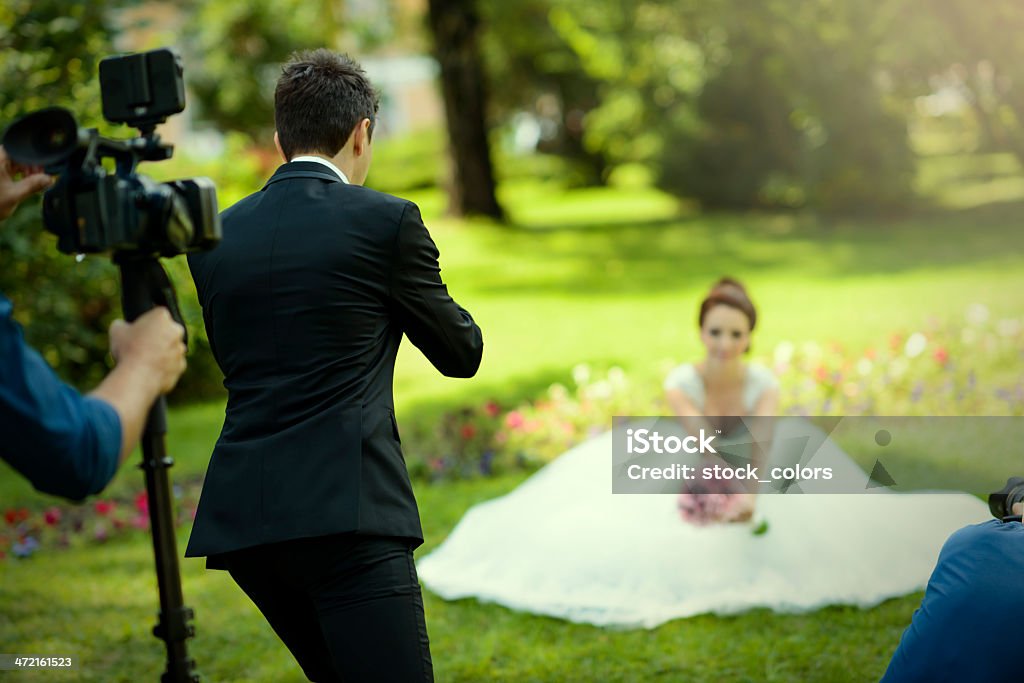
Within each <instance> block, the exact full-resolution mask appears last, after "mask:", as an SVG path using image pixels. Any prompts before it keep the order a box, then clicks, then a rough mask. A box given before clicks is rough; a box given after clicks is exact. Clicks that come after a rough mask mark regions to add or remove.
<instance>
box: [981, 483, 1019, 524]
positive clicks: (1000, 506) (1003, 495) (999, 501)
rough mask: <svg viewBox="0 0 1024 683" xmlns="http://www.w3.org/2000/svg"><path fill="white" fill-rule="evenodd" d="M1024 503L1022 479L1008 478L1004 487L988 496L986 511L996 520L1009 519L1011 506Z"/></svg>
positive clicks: (1011, 515)
mask: <svg viewBox="0 0 1024 683" xmlns="http://www.w3.org/2000/svg"><path fill="white" fill-rule="evenodd" d="M1021 502H1024V477H1010V478H1009V479H1007V480H1006V485H1005V486H1003V488H1001V489H999V490H998V491H996V492H994V493H990V494H989V495H988V509H989V510H990V511H991V512H992V516H993V517H995V518H996V519H1002V520H1006V519H1011V518H1013V517H1015V515H1014V514H1013V506H1014V505H1016V504H1017V503H1021Z"/></svg>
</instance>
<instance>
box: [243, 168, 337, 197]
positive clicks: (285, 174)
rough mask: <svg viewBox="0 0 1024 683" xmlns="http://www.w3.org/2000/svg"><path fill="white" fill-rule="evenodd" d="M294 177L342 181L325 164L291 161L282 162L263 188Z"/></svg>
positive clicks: (334, 181) (333, 181)
mask: <svg viewBox="0 0 1024 683" xmlns="http://www.w3.org/2000/svg"><path fill="white" fill-rule="evenodd" d="M292 178H318V179H320V180H329V181H330V182H332V183H340V182H341V178H339V177H338V176H337V175H335V174H334V173H332V172H331V170H330V169H329V168H326V167H325V166H324V165H323V164H318V163H316V162H315V161H289V162H288V163H286V164H281V165H280V166H279V167H278V168H277V170H276V171H274V175H272V176H270V180H268V181H267V182H266V184H265V185H264V186H263V190H265V189H267V188H268V187H269V186H270V185H272V184H274V183H276V182H278V181H281V180H289V179H292ZM261 191H262V190H261Z"/></svg>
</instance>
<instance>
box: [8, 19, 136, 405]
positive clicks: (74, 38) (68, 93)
mask: <svg viewBox="0 0 1024 683" xmlns="http://www.w3.org/2000/svg"><path fill="white" fill-rule="evenodd" d="M121 4H128V3H121ZM116 5H117V3H108V4H107V6H106V7H105V6H103V3H95V2H88V1H84V0H80V1H74V2H66V1H63V0H31V1H29V0H22V1H16V2H9V3H5V4H4V5H2V6H0V76H2V77H0V122H3V123H5V124H6V123H10V122H11V121H13V120H14V119H15V118H16V117H18V116H20V115H22V114H24V113H27V112H29V111H32V110H34V109H38V108H40V107H45V106H55V105H57V106H64V107H67V108H68V109H71V110H72V111H73V112H74V113H75V115H76V116H77V117H78V118H79V121H80V123H81V124H84V125H96V123H97V122H98V121H99V119H100V117H99V111H100V106H99V103H100V93H99V82H98V78H97V77H96V70H97V64H98V62H99V59H100V58H101V57H102V56H104V55H106V54H108V53H110V52H111V51H112V49H111V40H112V37H113V35H114V32H113V29H112V27H111V25H110V23H109V17H110V9H111V7H113V6H116ZM0 262H2V263H3V268H2V269H0V291H3V292H5V293H6V294H7V295H8V296H9V297H10V298H11V299H12V300H13V301H14V302H15V317H16V318H17V319H18V320H19V321H20V322H21V323H22V324H23V325H24V326H25V335H26V338H27V339H28V341H29V343H31V344H32V345H33V346H35V347H36V348H37V349H39V351H40V352H41V353H42V354H43V356H44V358H46V360H47V361H48V362H49V363H50V364H51V365H53V366H54V367H55V368H57V370H58V372H59V373H60V374H61V375H62V376H63V377H64V378H65V379H67V380H69V381H71V382H73V383H75V384H77V385H79V386H83V387H85V386H91V385H93V384H95V383H96V382H97V381H98V380H99V379H100V378H101V377H102V376H103V374H104V372H105V370H106V361H107V352H106V348H107V343H106V341H107V340H106V330H107V327H108V325H109V323H110V322H111V320H112V319H113V318H114V317H116V315H115V313H116V311H117V310H118V308H119V306H118V305H117V300H116V296H117V286H116V271H115V269H114V268H113V266H111V265H110V263H109V262H108V261H106V260H104V259H102V258H96V257H93V258H89V259H86V260H85V261H83V262H81V263H76V262H75V261H74V259H73V258H72V257H70V256H66V255H64V254H60V253H59V252H57V250H56V240H55V238H54V237H53V236H52V235H50V234H48V233H46V232H45V231H44V230H43V227H42V218H41V212H40V204H39V201H38V199H35V200H30V201H27V202H25V203H24V204H23V205H22V206H21V207H20V208H19V209H18V211H17V213H16V214H15V215H14V216H13V217H12V218H10V219H9V220H7V221H6V222H5V223H4V225H3V226H2V227H0Z"/></svg>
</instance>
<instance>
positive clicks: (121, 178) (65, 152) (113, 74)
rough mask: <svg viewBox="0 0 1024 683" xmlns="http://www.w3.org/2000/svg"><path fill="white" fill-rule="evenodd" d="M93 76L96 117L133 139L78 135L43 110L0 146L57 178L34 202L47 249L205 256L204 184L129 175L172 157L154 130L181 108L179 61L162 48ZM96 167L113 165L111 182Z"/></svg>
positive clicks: (84, 131) (69, 123) (208, 211)
mask: <svg viewBox="0 0 1024 683" xmlns="http://www.w3.org/2000/svg"><path fill="white" fill-rule="evenodd" d="M99 71H100V92H101V95H102V99H103V118H105V119H107V120H108V121H110V122H112V123H127V124H128V125H130V126H132V127H134V128H138V129H139V130H140V135H139V136H138V137H136V138H132V139H130V140H113V139H110V138H105V137H102V136H101V135H99V132H98V131H97V130H96V129H95V128H79V127H78V124H77V122H76V121H75V117H74V116H73V115H72V114H71V112H69V111H68V110H66V109H62V108H60V107H50V108H47V109H41V110H39V111H36V112H33V113H31V114H27V115H26V116H24V117H22V118H21V119H19V120H18V121H16V122H15V123H13V124H12V125H11V126H10V127H9V128H8V129H7V131H6V133H5V134H4V138H3V146H4V148H5V149H6V150H7V153H8V155H9V156H10V157H11V158H12V159H14V160H15V161H17V162H18V163H21V164H25V165H30V166H42V167H44V169H45V170H46V172H47V173H49V174H51V175H58V176H59V177H58V179H57V182H56V183H55V184H54V185H53V187H51V188H50V189H49V190H48V191H47V192H46V194H45V196H44V197H43V223H44V224H45V225H46V228H47V230H49V231H50V232H52V233H54V234H55V235H57V248H58V249H60V250H61V251H62V252H65V253H69V254H77V253H96V252H107V251H113V252H116V253H121V254H125V253H130V254H137V255H139V256H148V255H160V256H175V255H177V254H181V253H184V252H188V251H200V250H206V249H211V248H213V247H214V246H215V245H216V244H217V243H218V242H219V241H220V236H221V229H220V217H219V215H218V213H217V194H216V189H215V187H214V185H213V181H211V180H210V179H208V178H192V179H188V180H176V181H173V182H167V183H157V182H155V181H153V180H151V179H149V178H147V177H145V176H142V175H139V174H137V173H136V172H135V169H136V167H137V166H138V164H139V162H140V161H160V160H163V159H169V158H171V155H172V154H173V147H172V146H171V145H168V144H165V143H162V142H161V141H160V136H159V135H157V134H156V133H155V132H154V131H155V129H156V126H157V125H158V124H160V123H163V122H164V121H166V120H167V117H168V116H171V115H172V114H177V113H179V112H181V111H182V110H183V109H184V108H185V83H184V80H183V68H182V64H181V59H180V57H179V56H178V54H177V53H176V52H174V51H173V50H170V49H161V50H154V51H152V52H146V53H142V54H135V55H128V56H123V57H108V58H106V59H104V60H102V61H101V62H100V69H99ZM104 158H112V159H113V160H114V161H115V169H116V170H115V172H114V173H113V174H110V173H108V172H107V169H106V168H104V166H103V163H102V161H103V159H104Z"/></svg>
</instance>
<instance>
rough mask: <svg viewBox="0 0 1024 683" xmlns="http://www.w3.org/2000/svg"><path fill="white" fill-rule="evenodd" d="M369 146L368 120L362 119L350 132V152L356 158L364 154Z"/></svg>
mask: <svg viewBox="0 0 1024 683" xmlns="http://www.w3.org/2000/svg"><path fill="white" fill-rule="evenodd" d="M369 145H370V119H363V120H362V121H360V122H359V123H358V124H356V127H355V130H353V131H352V152H353V153H354V154H355V155H356V156H357V157H358V156H362V155H363V154H364V153H365V152H366V148H367V147H368V146H369Z"/></svg>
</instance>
